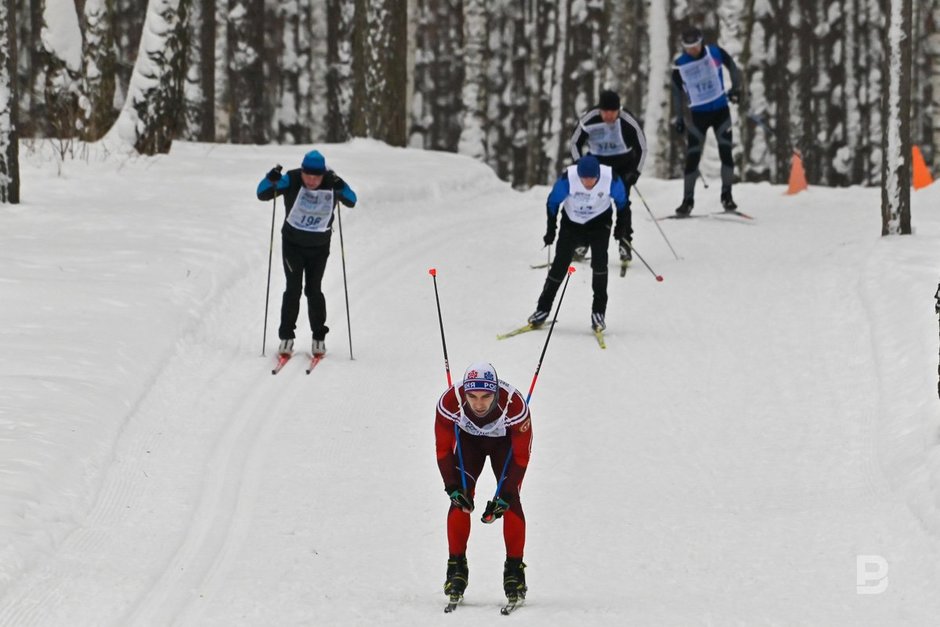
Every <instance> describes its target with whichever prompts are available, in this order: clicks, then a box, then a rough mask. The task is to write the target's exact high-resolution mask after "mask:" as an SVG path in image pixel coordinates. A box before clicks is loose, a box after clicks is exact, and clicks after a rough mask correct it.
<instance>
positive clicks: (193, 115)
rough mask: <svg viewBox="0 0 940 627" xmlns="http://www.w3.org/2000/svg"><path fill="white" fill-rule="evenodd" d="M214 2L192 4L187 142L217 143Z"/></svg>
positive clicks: (187, 95)
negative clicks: (188, 140)
mask: <svg viewBox="0 0 940 627" xmlns="http://www.w3.org/2000/svg"><path fill="white" fill-rule="evenodd" d="M215 13H216V6H215V0H192V10H191V11H190V14H189V19H188V20H187V21H188V27H187V30H188V36H189V46H188V47H187V51H186V52H187V71H186V87H185V98H186V131H185V134H184V137H186V139H190V140H194V141H201V142H213V141H215V44H216V41H215V31H216V25H215Z"/></svg>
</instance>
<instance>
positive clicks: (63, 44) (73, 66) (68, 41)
mask: <svg viewBox="0 0 940 627" xmlns="http://www.w3.org/2000/svg"><path fill="white" fill-rule="evenodd" d="M42 19H43V22H44V24H45V26H44V27H43V29H42V32H41V33H40V38H41V39H42V45H43V47H44V48H45V49H46V50H48V51H49V53H50V54H52V56H54V57H56V58H59V59H61V60H62V62H63V63H65V65H66V67H68V69H70V70H71V71H73V72H79V71H81V67H82V33H81V30H79V27H78V13H76V11H75V3H74V2H71V1H70V0H45V1H44V3H43V15H42Z"/></svg>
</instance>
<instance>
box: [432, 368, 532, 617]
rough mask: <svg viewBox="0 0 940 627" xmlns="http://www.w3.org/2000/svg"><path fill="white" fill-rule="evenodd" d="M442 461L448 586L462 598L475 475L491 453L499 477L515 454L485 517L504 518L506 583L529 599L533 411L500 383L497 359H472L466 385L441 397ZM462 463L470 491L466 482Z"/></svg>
mask: <svg viewBox="0 0 940 627" xmlns="http://www.w3.org/2000/svg"><path fill="white" fill-rule="evenodd" d="M434 435H435V440H436V443H437V465H438V468H439V469H440V471H441V478H442V479H443V480H444V490H445V491H446V492H447V495H448V497H449V498H450V500H451V504H450V509H449V510H448V512H447V544H448V549H449V553H450V558H449V559H448V560H447V579H446V581H445V583H444V592H445V593H446V594H449V595H451V596H452V597H453V596H457V597H461V596H463V592H464V590H465V589H466V587H467V580H468V569H467V540H468V539H469V537H470V512H472V511H473V509H474V502H473V498H474V495H475V491H476V483H477V479H478V478H479V476H480V473H481V472H482V471H483V464H484V462H485V461H486V457H487V456H489V458H490V467H491V468H492V469H493V473H494V474H495V475H496V477H497V480H498V479H499V477H500V475H501V474H502V472H503V467H504V465H505V463H506V457H507V455H510V454H511V459H510V461H509V466H508V468H507V469H506V476H505V480H504V482H503V484H502V487H501V488H500V490H499V494H498V495H497V496H496V497H495V498H494V500H492V501H489V502H488V503H487V506H486V509H485V511H484V513H483V518H482V520H483V522H484V523H491V522H493V521H494V520H496V519H497V518H500V517H502V518H503V539H504V541H505V543H506V562H505V564H504V568H503V589H504V591H505V592H506V597H507V598H508V599H509V600H510V601H513V600H516V599H518V598H519V597H525V592H526V585H525V573H524V571H523V569H524V568H525V564H523V563H522V554H523V550H524V548H525V514H524V513H523V512H522V503H521V501H520V500H519V490H520V488H521V486H522V478H523V476H524V475H525V471H526V467H527V466H528V465H529V453H530V449H531V445H532V416H531V415H530V414H529V407H528V405H527V404H526V401H525V399H524V398H523V397H522V394H520V393H519V391H518V390H516V389H515V388H514V387H512V386H511V385H509V384H508V383H506V382H505V381H500V380H499V377H498V376H497V375H496V370H495V369H494V368H493V366H492V364H489V363H485V362H479V363H475V364H472V365H471V366H470V367H469V368H467V371H466V373H464V380H463V382H462V383H459V384H456V385H452V386H451V387H449V388H448V389H447V391H446V392H444V394H442V395H441V398H440V400H439V401H438V403H437V417H436V419H435V422H434ZM461 466H462V468H463V476H464V477H465V479H466V489H464V487H463V486H464V483H463V481H462V480H461Z"/></svg>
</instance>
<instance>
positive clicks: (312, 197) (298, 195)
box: [257, 150, 356, 355]
mask: <svg viewBox="0 0 940 627" xmlns="http://www.w3.org/2000/svg"><path fill="white" fill-rule="evenodd" d="M257 195H258V200H271V199H272V198H274V197H275V195H278V196H283V197H284V208H285V215H284V225H283V226H282V227H281V252H282V261H283V262H284V276H285V278H286V281H287V285H286V287H285V288H284V297H283V299H282V300H281V324H280V327H279V328H278V331H277V334H278V337H279V338H280V340H281V342H280V344H279V345H278V349H277V350H278V354H281V355H290V354H291V353H292V352H293V350H294V337H295V335H294V330H295V329H296V328H297V316H298V315H299V313H300V295H301V293H304V294H306V296H307V316H308V318H309V319H310V330H311V331H312V333H313V344H312V352H313V354H314V355H323V354H325V353H326V342H325V339H326V334H327V333H328V332H329V330H330V329H329V327H327V326H326V298H324V296H323V292H322V291H321V288H320V284H321V282H322V280H323V271H324V270H325V269H326V260H327V258H328V257H329V256H330V239H331V236H332V233H333V230H332V226H333V217H334V215H335V209H336V205H337V203H343V204H344V205H346V206H347V207H354V206H355V205H356V193H355V192H354V191H353V190H352V189H351V188H350V187H349V185H347V184H346V181H344V180H343V179H341V178H340V177H339V176H338V175H337V174H336V173H335V172H334V171H333V170H331V169H329V168H327V167H326V159H324V158H323V155H321V154H320V152H319V151H317V150H311V151H310V152H308V153H307V154H306V155H304V158H303V161H302V162H301V164H300V167H299V168H297V169H295V170H289V171H287V172H286V173H284V174H282V173H281V168H280V166H278V167H276V168H273V169H272V170H271V171H270V172H268V173H267V174H266V175H265V177H264V178H263V179H261V182H260V183H258V191H257ZM305 280H306V283H307V287H306V289H304V288H303V284H304V281H305Z"/></svg>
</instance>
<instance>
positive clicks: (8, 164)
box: [0, 0, 20, 204]
mask: <svg viewBox="0 0 940 627" xmlns="http://www.w3.org/2000/svg"><path fill="white" fill-rule="evenodd" d="M14 7H15V3H14V0H0V25H2V26H3V27H0V203H10V204H15V203H19V202H20V167H19V154H18V142H19V139H18V136H17V129H16V122H17V115H16V108H17V103H16V92H17V89H16V13H15V12H14Z"/></svg>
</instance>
